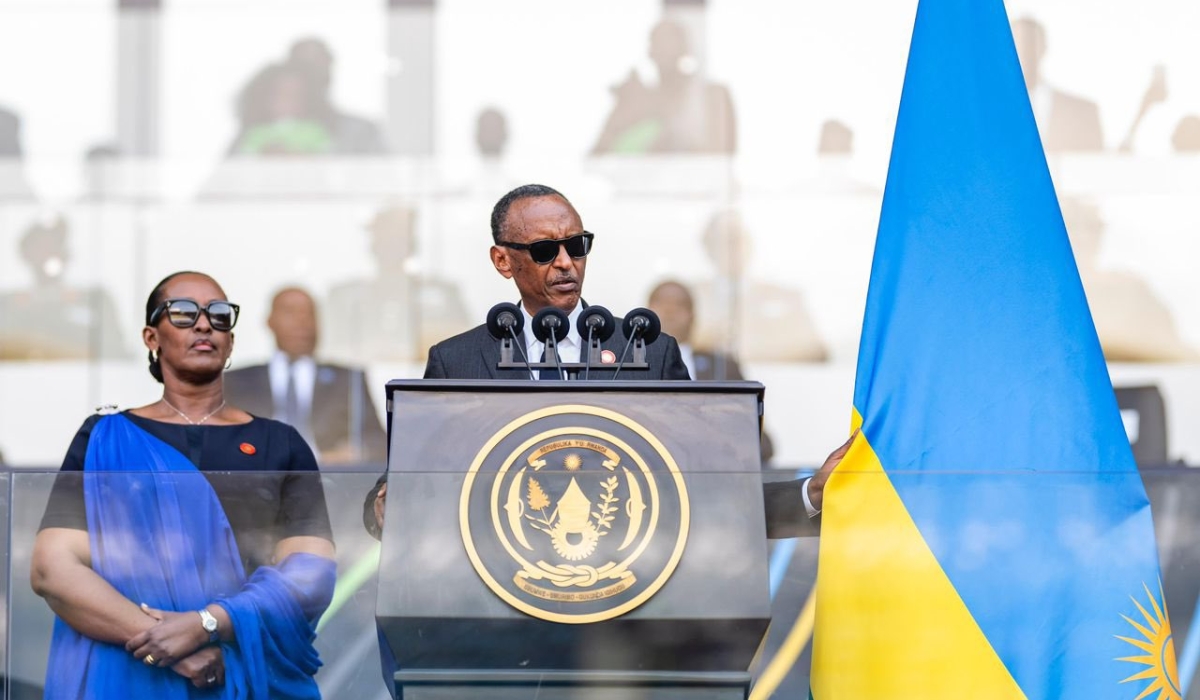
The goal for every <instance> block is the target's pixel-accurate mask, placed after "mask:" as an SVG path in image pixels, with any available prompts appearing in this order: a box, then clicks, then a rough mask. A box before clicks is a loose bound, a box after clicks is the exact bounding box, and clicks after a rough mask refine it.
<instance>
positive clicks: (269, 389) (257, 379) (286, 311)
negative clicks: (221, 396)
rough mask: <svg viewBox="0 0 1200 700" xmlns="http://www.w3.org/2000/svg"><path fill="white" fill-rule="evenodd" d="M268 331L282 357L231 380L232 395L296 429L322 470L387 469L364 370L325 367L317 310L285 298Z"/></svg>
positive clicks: (299, 298)
mask: <svg viewBox="0 0 1200 700" xmlns="http://www.w3.org/2000/svg"><path fill="white" fill-rule="evenodd" d="M267 327H268V328H270V329H271V334H272V335H273V336H274V337H275V348H276V350H275V354H274V355H273V356H272V357H271V361H270V362H269V363H267V364H263V365H252V366H250V367H245V368H242V369H236V370H233V371H230V372H226V373H225V395H226V397H227V398H228V399H229V401H230V402H232V403H233V404H234V405H236V406H240V407H241V408H243V409H244V410H246V411H247V412H249V413H251V414H253V415H256V416H269V417H271V418H274V419H276V420H279V421H282V422H284V423H287V424H289V425H291V426H293V427H295V428H296V429H297V430H298V431H300V434H301V435H302V436H303V437H304V438H305V440H306V441H307V442H308V444H309V445H310V446H311V447H312V448H313V449H314V450H315V451H316V452H317V461H318V462H320V463H321V465H322V466H328V465H336V464H351V463H357V462H374V463H380V464H381V463H383V461H384V459H385V458H386V457H387V448H386V444H385V443H386V438H385V437H384V432H383V427H382V426H381V425H380V423H379V416H378V415H377V414H376V412H375V406H374V405H373V404H372V403H371V396H370V393H369V390H368V388H367V380H366V376H365V374H364V373H363V371H362V370H361V369H356V368H349V367H342V366H340V365H332V364H326V363H323V362H318V361H317V359H316V358H315V356H314V354H315V352H316V349H317V341H318V333H317V306H316V302H314V301H313V298H312V296H310V295H309V294H308V292H306V291H305V290H303V289H300V288H298V287H286V288H284V289H281V290H279V291H278V292H277V293H276V294H275V297H274V298H273V299H272V301H271V315H270V316H269V317H268V318H267Z"/></svg>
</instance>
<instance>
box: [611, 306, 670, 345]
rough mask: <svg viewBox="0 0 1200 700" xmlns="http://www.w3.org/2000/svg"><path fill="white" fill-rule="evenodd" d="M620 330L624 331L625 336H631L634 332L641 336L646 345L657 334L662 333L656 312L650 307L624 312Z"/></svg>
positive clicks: (655, 338) (654, 339) (651, 341)
mask: <svg viewBox="0 0 1200 700" xmlns="http://www.w3.org/2000/svg"><path fill="white" fill-rule="evenodd" d="M621 330H622V331H623V332H624V333H625V337H626V338H632V337H634V334H635V333H636V334H638V335H640V336H641V337H642V340H643V341H644V342H645V343H646V345H649V344H650V343H653V342H654V341H656V340H658V336H659V335H660V334H661V333H662V323H661V322H659V320H658V314H656V313H654V312H653V311H651V310H650V309H634V310H632V311H630V312H629V313H627V314H625V321H624V322H623V323H622V324H621Z"/></svg>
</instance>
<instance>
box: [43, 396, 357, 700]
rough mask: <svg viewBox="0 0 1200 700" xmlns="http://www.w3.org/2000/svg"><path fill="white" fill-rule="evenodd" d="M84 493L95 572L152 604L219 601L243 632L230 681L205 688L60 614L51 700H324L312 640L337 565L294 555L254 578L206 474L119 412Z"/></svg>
mask: <svg viewBox="0 0 1200 700" xmlns="http://www.w3.org/2000/svg"><path fill="white" fill-rule="evenodd" d="M133 469H137V470H139V471H130V470H133ZM83 491H84V503H85V505H86V509H87V522H88V532H89V535H90V537H89V539H90V546H91V556H92V568H93V569H94V570H95V571H96V573H98V574H99V575H100V576H101V577H103V578H104V579H105V580H106V581H108V582H109V583H110V584H112V586H113V587H114V588H116V589H117V590H118V591H119V592H120V593H121V594H122V595H124V596H125V597H126V598H128V599H129V600H131V601H133V602H134V603H146V604H147V605H149V606H150V607H152V608H158V609H161V610H174V611H181V612H182V611H191V610H199V609H200V608H202V607H204V606H205V605H208V604H209V603H212V602H214V601H217V602H218V603H219V604H220V605H222V606H223V607H224V608H225V609H226V610H227V611H228V612H229V615H230V618H231V619H232V621H233V629H234V634H235V637H236V639H235V640H234V641H233V642H230V643H223V644H222V645H221V649H222V653H223V655H224V662H225V679H226V680H225V684H224V685H223V686H220V687H217V688H206V689H199V688H196V687H194V686H192V685H191V683H190V682H189V681H188V680H187V679H185V678H183V677H182V676H180V675H178V674H176V673H175V672H174V671H172V670H170V669H164V668H155V667H152V666H148V665H146V664H144V663H142V662H141V661H139V660H138V659H136V658H134V657H133V655H132V654H130V653H128V652H127V651H125V648H124V647H123V646H120V645H114V644H108V643H105V642H98V641H95V640H92V639H90V638H88V637H85V636H83V635H81V634H80V633H78V632H76V631H75V630H74V629H73V628H71V627H70V626H69V625H67V624H66V623H65V622H63V621H62V620H61V619H58V618H56V619H55V623H54V635H53V638H52V640H51V646H50V660H49V665H48V667H47V671H46V691H45V698H46V699H47V700H60V699H62V700H82V699H84V698H88V699H96V700H117V699H118V698H120V699H122V700H124V699H125V698H133V697H153V698H162V699H163V700H183V699H187V698H230V699H243V698H245V699H249V700H259V699H261V700H267V699H268V698H295V699H297V700H300V699H308V698H313V699H316V698H319V697H320V692H319V691H318V689H317V684H316V681H315V680H314V678H313V675H314V674H315V673H316V671H317V668H319V667H320V665H321V661H320V659H319V658H318V656H317V652H316V649H314V648H313V645H312V642H313V639H314V638H315V636H316V633H315V624H316V621H317V618H319V617H320V615H321V613H322V612H323V611H324V610H325V607H326V606H328V604H329V601H330V598H331V597H332V594H333V586H334V581H335V579H336V566H335V564H334V563H333V562H332V561H330V560H328V559H325V558H323V557H318V556H314V555H309V554H293V555H291V556H289V557H288V558H287V559H285V560H284V561H283V562H282V563H280V564H279V565H278V566H275V567H266V566H264V567H260V568H259V569H258V570H257V571H255V572H254V574H253V575H252V576H251V577H250V578H249V579H248V580H247V578H246V575H245V571H244V569H243V567H242V560H241V556H240V554H239V553H238V547H237V542H236V541H235V540H234V536H233V530H232V529H231V528H230V526H229V521H228V519H227V518H226V517H225V512H224V510H223V509H222V508H221V504H220V501H219V500H218V499H217V495H216V493H215V492H213V490H212V487H211V486H210V485H209V483H208V480H207V479H205V478H204V476H203V475H202V474H200V472H199V471H198V470H197V469H196V468H195V467H194V466H193V465H192V463H191V462H189V461H188V459H187V458H186V457H185V456H184V455H182V454H180V453H179V451H178V450H176V449H175V448H173V447H171V446H170V445H168V444H166V443H164V442H162V441H161V440H159V439H158V438H156V437H154V436H153V435H150V434H149V433H147V432H145V431H144V430H142V429H141V428H138V427H137V426H136V425H134V424H133V423H132V422H131V421H130V420H129V419H128V418H126V417H125V416H122V415H120V414H117V415H111V416H105V417H104V418H101V419H100V420H99V421H98V422H97V423H96V425H95V427H94V428H93V429H92V433H91V437H90V439H89V441H88V448H87V456H86V458H85V460H84V475H83ZM197 624H199V617H198V616H197Z"/></svg>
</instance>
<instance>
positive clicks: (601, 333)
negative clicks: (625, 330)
mask: <svg viewBox="0 0 1200 700" xmlns="http://www.w3.org/2000/svg"><path fill="white" fill-rule="evenodd" d="M575 327H576V329H578V330H579V335H580V337H583V338H587V355H585V357H586V358H587V359H585V360H584V366H583V378H584V379H587V378H588V375H589V374H591V371H592V347H593V340H594V345H595V347H597V348H599V347H600V343H603V342H604V341H606V340H608V339H609V338H611V337H612V334H613V333H614V332H615V331H616V330H617V322H616V319H614V318H613V315H612V312H611V311H609V310H608V309H606V308H604V307H603V306H589V307H587V308H586V309H584V310H583V313H581V314H579V320H578V321H576V322H575Z"/></svg>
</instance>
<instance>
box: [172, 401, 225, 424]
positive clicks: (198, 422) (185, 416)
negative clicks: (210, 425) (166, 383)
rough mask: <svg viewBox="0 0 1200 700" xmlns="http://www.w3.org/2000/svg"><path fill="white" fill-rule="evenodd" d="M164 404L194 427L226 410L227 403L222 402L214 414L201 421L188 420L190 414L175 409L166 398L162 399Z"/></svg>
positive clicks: (214, 410)
mask: <svg viewBox="0 0 1200 700" xmlns="http://www.w3.org/2000/svg"><path fill="white" fill-rule="evenodd" d="M162 402H163V403H165V404H166V405H167V406H168V407H169V408H170V409H171V410H172V411H174V412H176V413H178V414H179V417H180V418H183V419H184V420H185V421H187V422H188V423H190V424H192V425H200V424H201V423H203V422H204V421H206V420H208V419H209V418H212V417H213V416H215V415H217V412H218V411H220V410H221V409H222V408H225V401H224V400H222V401H221V405H220V406H217V407H216V408H215V409H213V411H212V413H209V414H208V415H206V416H204V417H203V418H201V419H200V420H192V419H191V418H188V414H186V413H184V412H183V411H181V410H179V409H178V408H175V407H174V406H172V405H171V402H170V401H167V397H165V396H164V397H163V398H162Z"/></svg>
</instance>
